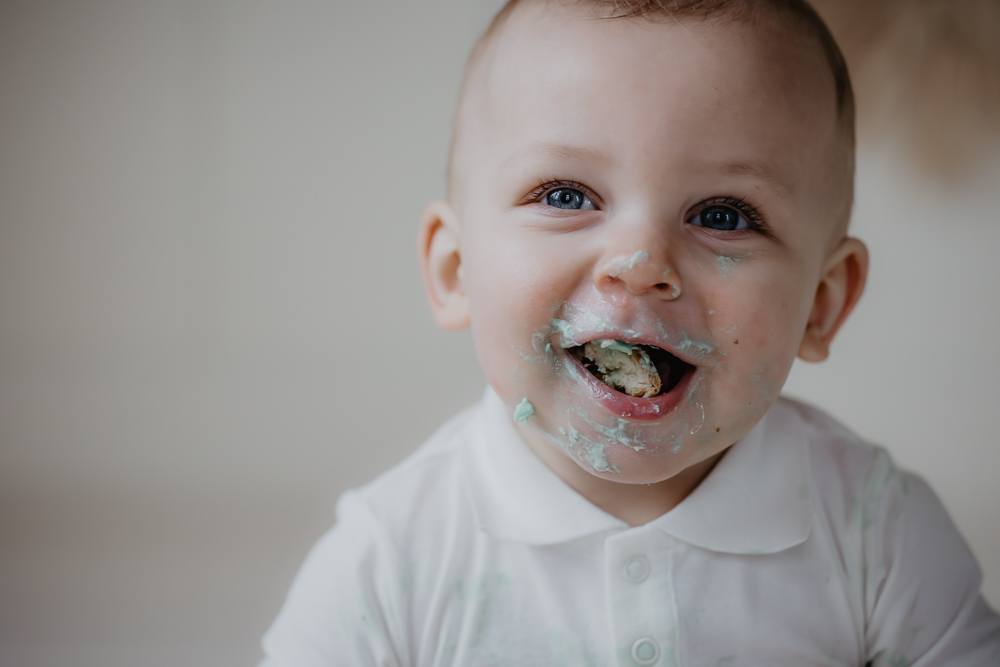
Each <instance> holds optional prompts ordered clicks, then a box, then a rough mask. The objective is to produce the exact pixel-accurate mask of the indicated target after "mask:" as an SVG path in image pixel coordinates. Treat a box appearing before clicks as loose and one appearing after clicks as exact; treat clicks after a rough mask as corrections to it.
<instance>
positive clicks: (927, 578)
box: [768, 398, 1000, 665]
mask: <svg viewBox="0 0 1000 667" xmlns="http://www.w3.org/2000/svg"><path fill="white" fill-rule="evenodd" d="M772 410H773V412H772V413H769V414H768V422H769V423H768V428H774V429H778V430H779V431H782V432H783V433H784V434H786V435H787V434H789V433H793V434H795V437H797V438H798V439H800V440H801V442H802V443H803V445H804V446H805V447H806V448H807V450H808V454H809V459H810V464H809V466H810V483H811V485H812V497H813V526H812V528H813V535H812V539H813V540H814V541H815V542H816V543H824V544H825V545H826V551H827V553H829V554H831V560H834V561H837V562H838V563H839V564H840V567H841V568H842V571H843V575H844V578H845V579H846V580H849V581H852V582H853V585H851V586H850V588H853V589H854V590H855V591H856V593H857V599H858V603H859V604H860V606H861V607H862V609H863V611H862V615H863V618H864V619H865V621H864V626H865V635H866V637H865V641H866V644H867V647H866V651H867V653H868V657H869V659H871V660H873V661H874V663H875V664H882V662H880V661H884V662H887V663H888V662H892V663H893V664H895V661H899V662H900V663H901V664H918V662H919V660H920V659H921V658H923V659H928V658H929V657H930V656H936V657H937V658H941V661H940V662H935V663H934V664H952V663H951V662H949V661H950V660H954V661H955V664H970V665H973V664H975V665H979V664H983V665H985V664H995V663H994V662H993V661H994V660H996V659H997V657H998V654H1000V619H998V617H997V616H996V614H994V613H993V612H992V611H991V610H990V609H989V608H988V607H987V606H986V605H985V603H984V602H983V600H982V598H981V597H980V595H979V586H980V582H981V574H980V571H979V567H978V565H977V564H976V561H975V558H974V557H973V555H972V553H971V552H970V550H969V548H968V546H967V545H966V544H965V541H964V540H963V539H962V537H961V535H960V534H959V533H958V530H957V529H956V527H955V525H954V524H953V523H952V521H951V519H950V518H949V517H948V514H947V512H946V511H945V509H944V507H943V506H942V504H941V502H940V500H938V498H937V496H936V495H935V494H934V492H933V491H932V490H931V488H930V486H928V485H927V483H926V482H924V481H923V480H922V479H921V478H920V477H918V476H916V475H914V474H912V473H909V472H906V471H902V470H900V469H899V468H897V467H896V465H895V464H894V462H893V460H892V458H891V457H890V455H889V454H888V452H887V451H886V450H885V449H884V448H882V447H879V446H875V445H872V444H869V443H867V442H865V441H863V440H862V439H861V438H859V437H858V436H857V435H855V434H854V433H853V432H852V431H850V430H849V429H848V428H846V427H845V426H844V425H842V424H841V423H840V422H838V421H837V420H836V419H834V418H833V417H831V416H830V415H828V414H826V413H825V412H823V411H821V410H819V409H817V408H815V407H812V406H809V405H807V404H805V403H802V402H800V401H795V400H792V399H787V398H782V399H780V400H779V401H778V402H777V403H776V404H775V406H774V408H773V409H772ZM990 637H992V639H990ZM988 656H992V657H988ZM963 661H967V662H963ZM919 664H924V663H923V662H919ZM928 664H929V663H928Z"/></svg>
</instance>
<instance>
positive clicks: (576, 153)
mask: <svg viewBox="0 0 1000 667" xmlns="http://www.w3.org/2000/svg"><path fill="white" fill-rule="evenodd" d="M532 154H541V155H551V156H553V157H559V158H564V159H567V160H591V161H600V160H603V157H604V156H603V155H602V154H601V151H599V150H596V149H593V148H584V147H583V146H571V145H569V144H556V143H551V142H547V141H543V142H539V143H535V144H530V145H528V146H526V147H524V148H522V149H521V150H519V151H516V152H515V153H513V154H512V155H510V156H509V157H508V158H507V159H506V160H504V161H503V162H502V163H501V165H500V166H501V168H503V167H506V166H507V165H508V164H509V163H511V162H514V161H516V160H518V159H522V158H523V157H526V156H528V155H532Z"/></svg>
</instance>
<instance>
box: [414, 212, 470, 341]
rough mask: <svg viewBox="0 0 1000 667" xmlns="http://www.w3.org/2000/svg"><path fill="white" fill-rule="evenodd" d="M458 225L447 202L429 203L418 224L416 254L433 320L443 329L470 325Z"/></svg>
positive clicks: (462, 327) (454, 328) (456, 328)
mask: <svg viewBox="0 0 1000 667" xmlns="http://www.w3.org/2000/svg"><path fill="white" fill-rule="evenodd" d="M458 240H459V223H458V218H457V216H456V215H455V212H454V209H452V207H451V205H450V204H449V203H448V202H446V201H434V202H431V203H430V204H429V205H428V206H427V209H426V210H425V211H424V216H423V219H422V220H421V222H420V239H419V246H418V252H419V255H420V270H421V272H422V273H423V277H424V287H425V288H426V289H427V298H428V300H429V301H430V306H431V312H432V313H433V315H434V320H435V321H436V322H437V323H438V326H440V327H441V328H443V329H447V330H449V331H455V330H458V329H465V328H466V327H468V326H469V300H468V297H467V296H466V294H465V284H464V282H463V280H462V256H461V253H460V251H459V243H458Z"/></svg>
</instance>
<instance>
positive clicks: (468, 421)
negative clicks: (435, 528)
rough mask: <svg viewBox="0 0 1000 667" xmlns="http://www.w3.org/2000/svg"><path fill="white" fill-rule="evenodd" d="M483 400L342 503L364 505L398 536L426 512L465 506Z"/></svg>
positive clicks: (345, 507) (341, 508)
mask: <svg viewBox="0 0 1000 667" xmlns="http://www.w3.org/2000/svg"><path fill="white" fill-rule="evenodd" d="M481 412H482V404H481V403H480V404H476V405H472V406H470V407H468V408H466V409H465V410H463V411H461V412H460V413H458V414H457V415H455V416H454V417H452V418H451V419H449V420H448V421H447V422H445V423H444V424H443V425H442V426H441V427H440V428H439V429H438V430H437V431H436V432H435V433H434V434H433V435H432V436H431V437H430V438H428V439H427V441H425V442H424V443H423V444H422V445H421V446H420V447H419V448H418V449H417V450H416V451H414V452H413V453H412V454H411V455H410V456H408V457H407V458H405V459H404V460H403V461H401V462H400V463H399V464H397V465H396V466H394V467H392V468H390V469H389V470H388V471H386V472H384V473H382V474H381V475H379V476H378V477H377V478H375V479H374V480H372V481H371V482H369V483H368V484H366V485H364V486H362V487H359V488H357V489H354V490H353V491H349V492H347V493H346V494H344V496H343V497H342V499H341V501H340V503H339V504H338V521H340V520H341V517H342V515H343V513H345V512H347V511H352V508H354V507H356V506H363V507H364V511H365V512H367V513H368V514H370V517H371V519H372V520H375V521H377V522H378V523H379V524H381V525H382V527H383V528H384V529H385V530H387V531H389V533H391V534H392V535H393V536H394V537H396V538H399V539H405V538H406V536H407V535H408V534H410V533H413V532H414V530H417V531H418V532H419V530H421V529H423V528H426V526H422V525H420V523H421V521H422V519H423V518H426V517H435V521H437V522H440V519H441V518H442V516H443V514H442V513H448V512H449V510H451V509H454V508H456V507H463V506H465V505H466V503H464V502H461V499H462V497H463V496H464V495H465V493H466V491H465V484H464V481H463V480H464V478H465V475H463V472H462V469H463V466H464V465H465V458H466V455H465V450H466V449H467V448H468V447H469V446H470V445H471V444H472V442H473V440H474V439H475V438H476V437H478V434H479V420H480V419H481Z"/></svg>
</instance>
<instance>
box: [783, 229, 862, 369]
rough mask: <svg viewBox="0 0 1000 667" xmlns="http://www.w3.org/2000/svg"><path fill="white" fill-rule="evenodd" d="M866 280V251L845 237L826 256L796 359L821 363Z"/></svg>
mask: <svg viewBox="0 0 1000 667" xmlns="http://www.w3.org/2000/svg"><path fill="white" fill-rule="evenodd" d="M867 277H868V248H866V247H865V244H864V243H862V242H861V241H860V240H858V239H855V238H850V237H848V238H845V239H844V240H843V241H841V243H840V245H839V246H837V248H836V249H835V250H834V251H833V252H832V253H831V254H830V256H829V258H828V259H827V262H826V266H825V267H824V270H823V274H822V275H821V276H820V282H819V285H818V286H817V288H816V294H815V296H814V298H813V306H812V311H811V312H810V313H809V320H808V321H807V322H806V330H805V334H804V335H803V337H802V343H801V344H800V345H799V358H800V359H803V360H805V361H823V360H824V359H826V358H827V356H829V354H830V343H831V342H832V341H833V338H834V336H836V335H837V331H839V330H840V327H841V325H842V324H843V323H844V320H846V319H847V316H848V315H850V314H851V311H852V310H854V306H855V305H857V303H858V299H860V298H861V294H862V292H864V289H865V281H866V280H867Z"/></svg>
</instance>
